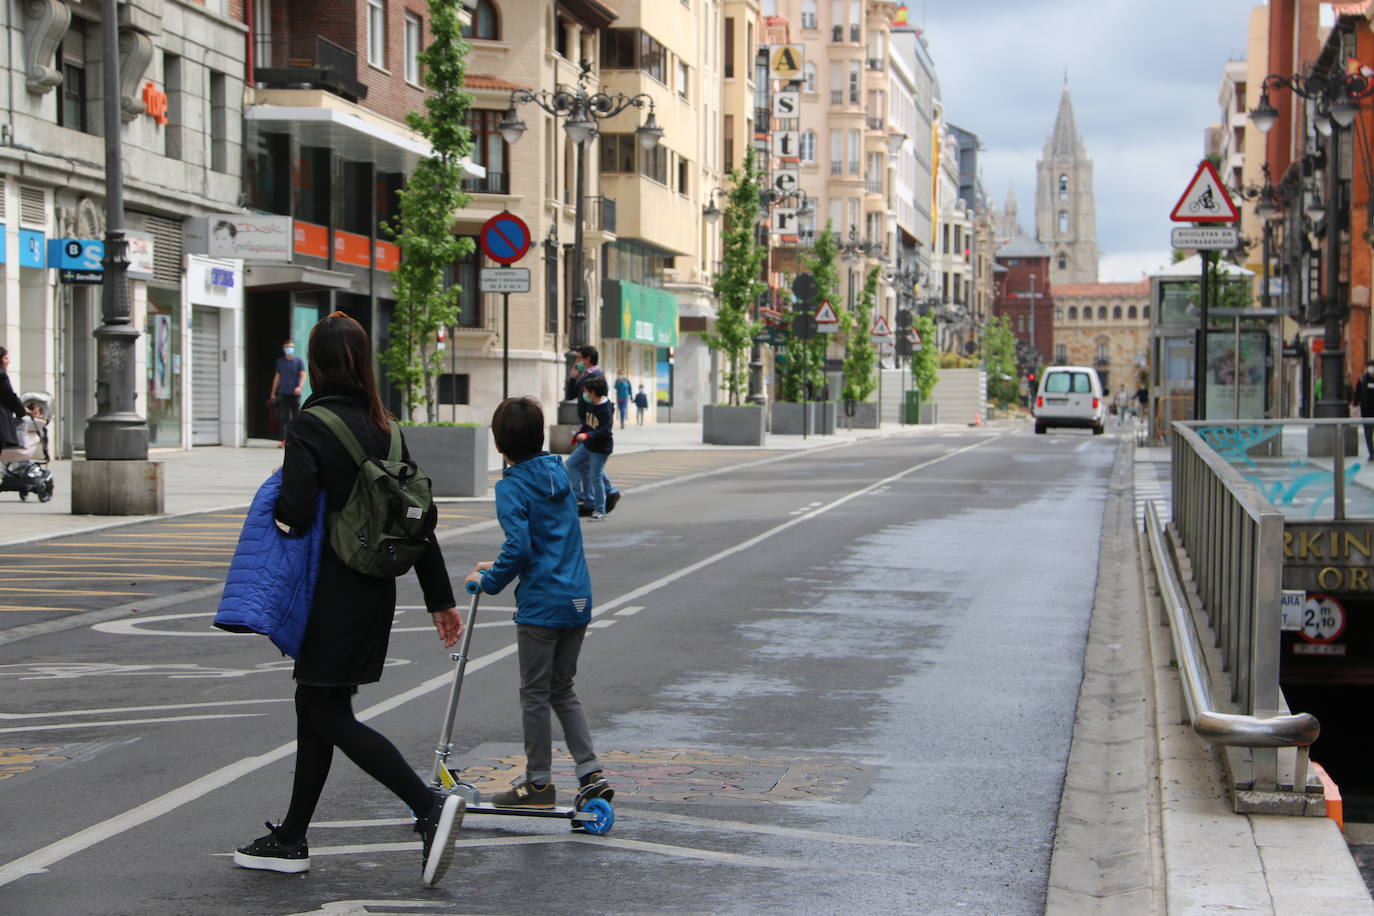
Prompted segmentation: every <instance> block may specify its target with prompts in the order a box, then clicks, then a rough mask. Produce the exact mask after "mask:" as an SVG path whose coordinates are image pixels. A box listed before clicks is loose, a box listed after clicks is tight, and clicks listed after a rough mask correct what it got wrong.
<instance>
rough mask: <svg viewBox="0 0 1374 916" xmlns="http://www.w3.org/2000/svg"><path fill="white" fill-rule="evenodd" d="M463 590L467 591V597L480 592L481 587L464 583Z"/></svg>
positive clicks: (476, 584) (474, 583) (477, 584)
mask: <svg viewBox="0 0 1374 916" xmlns="http://www.w3.org/2000/svg"><path fill="white" fill-rule="evenodd" d="M464 588H466V589H467V592H468V594H469V595H475V594H477V593H478V592H480V591H481V590H482V586H481V584H480V583H478V582H467V583H464Z"/></svg>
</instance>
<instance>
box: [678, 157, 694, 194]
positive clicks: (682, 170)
mask: <svg viewBox="0 0 1374 916" xmlns="http://www.w3.org/2000/svg"><path fill="white" fill-rule="evenodd" d="M691 181H692V163H691V160H689V159H684V158H683V157H681V156H678V157H677V192H678V193H679V194H682V195H684V196H686V194H687V192H688V185H689V184H690V183H691Z"/></svg>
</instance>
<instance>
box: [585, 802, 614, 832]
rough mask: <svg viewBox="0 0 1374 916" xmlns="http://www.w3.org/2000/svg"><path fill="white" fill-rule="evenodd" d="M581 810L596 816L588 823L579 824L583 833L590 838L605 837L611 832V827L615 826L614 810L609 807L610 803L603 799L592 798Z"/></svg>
mask: <svg viewBox="0 0 1374 916" xmlns="http://www.w3.org/2000/svg"><path fill="white" fill-rule="evenodd" d="M582 810H583V811H585V812H587V813H589V814H594V815H596V817H595V818H594V819H592V820H590V821H580V822H579V826H581V828H582V829H583V830H584V831H586V832H587V833H590V834H591V835H592V836H605V835H606V834H608V833H610V832H611V827H612V826H613V825H614V824H615V809H614V808H612V807H611V803H610V802H608V801H606V799H604V798H593V799H592V800H591V801H589V802H587V803H586V804H585V805H583V806H582Z"/></svg>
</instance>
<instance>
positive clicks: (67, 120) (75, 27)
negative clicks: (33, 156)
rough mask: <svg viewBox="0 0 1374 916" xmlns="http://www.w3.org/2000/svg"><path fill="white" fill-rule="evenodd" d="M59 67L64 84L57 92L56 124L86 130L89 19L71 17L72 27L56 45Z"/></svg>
mask: <svg viewBox="0 0 1374 916" xmlns="http://www.w3.org/2000/svg"><path fill="white" fill-rule="evenodd" d="M57 67H58V69H59V70H61V71H62V85H61V87H60V89H59V91H58V93H57V123H58V124H59V125H61V126H62V127H70V128H71V129H72V130H80V131H86V130H87V120H86V103H87V98H86V22H85V20H84V19H79V18H77V17H75V16H73V17H72V23H71V27H70V28H68V29H67V34H66V35H65V36H64V37H63V38H62V44H61V45H59V46H58V48H57Z"/></svg>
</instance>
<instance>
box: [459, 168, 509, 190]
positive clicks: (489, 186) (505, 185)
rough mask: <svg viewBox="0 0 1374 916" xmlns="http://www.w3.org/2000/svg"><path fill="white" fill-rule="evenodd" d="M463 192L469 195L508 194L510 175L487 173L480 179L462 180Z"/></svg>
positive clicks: (505, 173)
mask: <svg viewBox="0 0 1374 916" xmlns="http://www.w3.org/2000/svg"><path fill="white" fill-rule="evenodd" d="M463 190H464V191H467V192H468V193H469V194H509V193H510V173H509V172H492V171H488V172H487V174H486V175H485V176H484V177H482V178H464V179H463Z"/></svg>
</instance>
